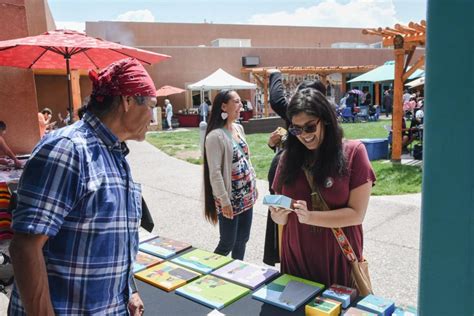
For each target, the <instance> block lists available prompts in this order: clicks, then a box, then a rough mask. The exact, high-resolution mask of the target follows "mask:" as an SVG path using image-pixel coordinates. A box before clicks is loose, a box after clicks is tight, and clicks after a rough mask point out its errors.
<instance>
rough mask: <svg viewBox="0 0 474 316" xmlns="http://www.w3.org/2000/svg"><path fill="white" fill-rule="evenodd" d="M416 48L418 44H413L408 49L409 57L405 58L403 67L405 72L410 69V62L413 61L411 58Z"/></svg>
mask: <svg viewBox="0 0 474 316" xmlns="http://www.w3.org/2000/svg"><path fill="white" fill-rule="evenodd" d="M415 49H416V46H415V45H412V46H411V47H410V48H409V49H408V52H407V53H408V55H407V58H406V60H405V66H404V67H403V73H405V72H406V71H407V69H408V65H409V64H410V62H411V59H412V58H413V54H414V53H415Z"/></svg>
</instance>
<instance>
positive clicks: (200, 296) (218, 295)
mask: <svg viewBox="0 0 474 316" xmlns="http://www.w3.org/2000/svg"><path fill="white" fill-rule="evenodd" d="M249 292H250V290H249V289H247V288H245V287H243V286H240V285H237V284H234V283H231V282H228V281H226V280H223V279H221V278H218V277H215V276H213V275H206V276H203V277H201V278H199V279H197V280H195V281H193V282H191V283H189V284H186V285H185V286H183V287H180V288H179V289H177V290H176V294H179V295H182V296H184V297H187V298H189V299H191V300H194V301H196V302H199V303H201V304H203V305H206V306H208V307H211V308H215V309H221V308H223V307H225V306H227V305H229V304H231V303H232V302H234V301H236V300H238V299H239V298H241V297H243V296H245V295H246V294H247V293H249Z"/></svg>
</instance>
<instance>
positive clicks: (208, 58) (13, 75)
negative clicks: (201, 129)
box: [0, 0, 393, 153]
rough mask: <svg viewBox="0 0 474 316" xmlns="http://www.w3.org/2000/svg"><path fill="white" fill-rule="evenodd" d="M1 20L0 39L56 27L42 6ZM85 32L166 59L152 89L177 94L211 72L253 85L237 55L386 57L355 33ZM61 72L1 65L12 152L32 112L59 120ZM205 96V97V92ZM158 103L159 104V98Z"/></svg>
mask: <svg viewBox="0 0 474 316" xmlns="http://www.w3.org/2000/svg"><path fill="white" fill-rule="evenodd" d="M0 15H1V16H2V17H3V18H2V19H1V21H0V26H1V27H0V40H7V39H13V38H19V37H26V36H34V35H38V34H41V33H44V32H46V31H49V30H54V29H55V23H54V19H53V17H52V15H51V12H50V9H49V7H48V3H47V0H0ZM86 33H87V34H88V35H89V36H93V37H99V38H102V39H104V40H109V41H113V42H118V43H120V44H123V45H130V46H135V47H138V48H141V49H147V50H150V51H154V52H158V53H162V54H167V55H170V56H172V58H171V59H168V60H165V61H162V62H160V63H158V64H156V65H153V66H149V67H148V66H147V69H148V71H149V72H150V74H151V76H152V78H153V80H154V81H155V85H156V87H157V88H159V87H161V86H163V85H172V86H176V87H180V88H183V89H184V88H186V86H187V85H188V84H190V83H193V82H196V81H198V80H201V79H203V78H204V77H206V76H208V75H209V74H211V73H213V72H214V71H215V70H217V69H218V68H222V69H224V70H225V71H227V72H228V73H230V74H232V75H233V76H235V77H238V78H241V79H243V80H246V81H253V78H251V76H249V73H248V72H245V71H243V63H242V61H243V59H242V58H243V57H258V59H257V61H256V62H255V61H254V63H253V64H252V65H254V66H258V67H274V66H280V67H284V66H289V67H291V66H296V67H320V66H327V67H332V66H364V65H382V64H383V63H384V62H385V61H387V60H390V59H393V50H391V49H384V48H378V47H380V45H378V44H377V43H376V41H377V38H376V37H374V36H366V35H363V34H362V29H360V28H335V27H294V26H259V25H223V24H208V23H198V24H189V23H144V22H143V23H138V22H87V23H86ZM248 60H250V58H249V59H248ZM77 73H78V74H80V75H81V76H80V79H79V86H80V95H79V99H81V100H82V101H83V100H84V99H85V98H86V97H87V96H88V95H89V93H90V90H91V84H90V82H89V79H88V78H87V75H86V74H87V71H86V70H81V71H79V72H77ZM64 74H65V71H64V70H57V71H51V70H48V71H45V70H34V71H33V70H25V69H18V68H11V67H0V91H1V95H2V97H1V98H0V120H3V121H5V122H6V123H7V126H8V133H7V135H6V139H7V141H8V143H9V144H10V145H11V147H12V149H13V150H14V151H15V152H16V153H29V152H31V150H32V148H33V147H34V145H35V144H36V143H37V141H38V140H39V128H38V122H37V113H38V111H39V110H41V109H42V108H44V107H46V106H47V107H49V108H51V109H52V110H53V112H54V113H53V116H54V120H56V119H57V114H58V113H61V114H62V115H63V116H64V115H66V111H67V104H68V97H67V84H66V78H65V75H64ZM349 75H350V74H349ZM353 75H358V74H353ZM239 93H240V94H241V96H242V98H243V99H248V100H255V92H251V91H239ZM257 93H258V92H257ZM372 95H373V94H372ZM210 96H211V98H212V94H211V95H210ZM260 97H261V96H260ZM169 99H170V100H171V102H172V104H173V106H174V111H175V112H178V111H180V110H183V109H186V108H191V107H192V106H193V105H196V102H197V103H198V104H199V99H200V97H199V91H195V92H190V91H188V92H186V93H183V94H178V95H172V96H170V97H169ZM158 102H159V104H160V105H162V104H163V98H159V100H158ZM78 103H80V101H79V102H78ZM78 105H79V104H75V107H77V106H78Z"/></svg>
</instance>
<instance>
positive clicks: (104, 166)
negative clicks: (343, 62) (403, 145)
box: [0, 58, 423, 315]
mask: <svg viewBox="0 0 474 316" xmlns="http://www.w3.org/2000/svg"><path fill="white" fill-rule="evenodd" d="M269 72H270V105H271V107H272V109H273V111H274V112H275V113H277V114H278V115H279V116H280V117H281V118H282V119H283V120H284V121H285V122H286V123H285V124H286V126H285V128H282V127H281V128H278V129H277V130H275V131H274V132H273V133H271V134H270V136H269V139H268V146H269V147H270V148H271V149H272V150H274V152H275V156H274V158H273V160H272V163H271V167H270V170H269V173H268V181H269V186H270V187H269V190H270V192H271V194H283V195H286V196H288V197H291V199H292V200H293V205H292V209H291V210H289V209H285V208H275V207H269V209H268V217H267V228H266V236H265V245H264V247H263V248H264V258H263V261H264V262H265V263H267V264H269V265H275V264H276V263H280V268H281V272H282V273H288V274H291V275H294V276H298V277H302V278H305V279H308V280H313V281H317V282H320V283H324V284H326V285H331V284H340V285H344V286H349V287H356V288H357V286H358V285H357V284H356V282H355V281H354V278H353V276H352V272H353V271H352V269H353V265H352V264H353V261H357V262H364V254H363V239H364V235H363V231H362V223H363V221H364V218H365V213H366V210H367V207H368V203H369V198H370V194H371V190H372V187H373V186H374V185H375V182H376V176H375V173H374V171H373V169H372V167H371V164H370V161H369V159H368V155H367V151H366V149H365V146H364V145H363V144H362V143H361V142H360V141H356V140H345V139H344V138H343V130H342V128H341V126H340V124H339V123H338V120H337V112H336V110H335V107H334V105H333V104H332V103H331V102H330V101H328V94H329V93H328V90H331V89H333V88H332V87H331V85H327V84H326V85H325V84H323V83H322V82H321V81H320V80H318V79H317V78H310V79H311V80H303V81H300V82H298V83H297V84H296V82H294V84H295V87H294V88H295V89H294V90H292V91H291V92H290V93H291V95H288V93H289V92H288V91H287V90H286V88H285V78H283V76H282V74H281V73H280V72H279V71H277V70H271V71H269ZM89 77H90V79H91V81H92V86H93V89H92V92H91V96H90V98H89V100H88V102H87V103H86V104H85V105H84V106H83V108H82V109H81V115H80V116H81V119H80V120H79V121H77V122H75V123H74V124H71V125H67V124H66V126H65V127H64V128H61V129H57V130H55V131H52V132H49V133H48V135H46V136H45V137H43V138H42V139H41V141H40V142H39V144H38V145H37V146H36V148H35V149H34V151H33V153H32V155H31V158H30V159H29V162H28V164H27V165H26V167H25V170H24V172H23V175H22V178H21V181H20V183H19V187H18V205H17V207H16V209H15V210H14V212H13V224H12V228H13V230H14V232H15V234H14V237H13V240H12V243H11V246H10V254H11V259H12V262H13V268H14V272H15V276H16V281H15V286H14V289H13V292H12V295H11V300H10V306H9V314H10V315H24V314H31V315H43V314H48V315H50V314H58V315H68V314H94V313H96V314H113V315H127V314H129V313H130V314H132V315H142V314H143V313H144V310H145V307H144V304H143V302H142V300H141V298H140V296H139V293H138V292H137V288H136V285H135V283H134V278H133V273H132V264H133V261H134V260H135V256H136V254H137V251H138V228H139V223H140V218H141V215H142V205H141V200H142V199H141V189H140V186H139V185H138V184H137V183H135V182H134V181H133V179H132V175H131V173H130V167H129V165H128V163H127V161H126V159H125V156H126V155H127V154H128V148H127V146H126V143H125V141H127V140H138V141H142V140H144V138H145V133H146V131H147V126H148V125H149V123H150V121H151V119H152V110H153V108H154V107H155V106H156V103H157V99H156V89H155V86H154V84H153V81H152V79H151V78H150V76H149V74H148V73H147V72H146V70H145V69H144V68H143V66H142V65H141V64H140V63H139V62H138V61H136V60H134V59H131V58H128V59H124V60H121V61H118V62H115V63H113V64H111V65H109V66H108V67H106V68H105V69H104V70H102V71H101V72H100V73H95V72H94V71H91V72H90V74H89ZM331 93H332V92H331ZM386 93H387V94H385V95H384V102H388V101H386V100H385V96H389V95H390V91H387V92H386ZM357 97H359V96H357ZM345 98H346V99H345V102H344V104H346V106H352V104H356V103H357V102H358V100H357V99H355V100H352V101H351V98H352V99H354V98H355V96H353V95H351V94H349V95H347V96H346V97H345ZM412 99H413V98H412V96H410V98H408V99H407V108H406V110H407V111H411V112H412V115H413V120H414V121H413V122H412V125H413V124H418V125H419V124H422V122H423V114H422V113H423V112H422V111H423V110H422V109H423V104H422V103H416V104H415V105H413V103H410V102H412V101H413V100H412ZM415 100H416V99H415ZM164 102H165V104H166V109H165V114H166V119H167V123H168V126H169V128H170V129H171V128H172V122H171V117H172V113H173V110H172V105H171V103H170V101H169V100H168V99H166V100H165V101H164ZM243 103H244V102H243V101H242V100H241V98H240V96H239V94H238V93H237V92H236V91H234V90H223V91H220V92H219V93H217V95H216V96H215V98H214V99H213V102H212V109H210V104H211V102H210V100H209V99H205V100H204V102H203V103H202V104H201V106H200V109H199V113H200V115H201V119H202V120H203V121H207V130H206V133H205V142H204V151H203V184H204V197H205V198H204V212H203V213H204V215H205V218H206V219H207V220H208V221H209V222H211V223H213V224H216V225H218V227H219V240H216V248H215V249H214V252H215V253H217V254H221V255H230V256H232V258H234V259H241V260H243V259H244V258H245V251H246V245H247V242H248V241H249V238H250V231H251V227H252V218H253V209H254V205H255V203H256V201H257V197H258V194H259V192H257V187H256V174H255V171H254V168H253V165H252V160H251V150H250V148H249V143H248V141H247V139H246V136H245V132H244V129H243V127H242V125H240V124H237V123H236V121H237V120H238V118H239V116H240V112H241V110H242V109H243V108H244V104H243ZM362 103H363V104H364V105H366V106H371V103H372V102H371V95H370V93H369V92H368V90H366V91H364V99H363V100H362ZM385 104H386V105H387V103H385ZM420 105H421V106H420ZM247 106H248V105H247ZM52 114H53V113H52V111H51V110H50V109H48V108H45V109H43V110H42V111H41V113H39V114H38V117H39V122H41V123H40V124H43V127H44V133H46V130H47V129H48V127H51V126H53V124H52V122H51V118H52ZM40 116H41V117H40ZM60 121H61V122H62V123H63V124H64V123H68V122H66V121H65V120H64V119H63V118H62V117H60ZM0 132H1V133H0V150H2V151H4V152H5V153H6V154H7V156H9V157H10V158H11V159H13V160H14V159H15V155H14V154H13V152H11V150H10V149H9V147H8V145H7V144H6V142H5V140H4V139H3V135H4V134H5V132H6V125H5V123H3V122H0ZM407 136H408V137H410V135H407ZM15 163H16V162H15ZM277 225H281V227H283V229H282V231H281V234H282V236H278V234H279V233H278V227H277ZM280 237H281V244H280V245H279V244H278V240H279V239H280ZM341 240H343V241H344V242H345V243H346V246H347V245H348V247H347V248H346V247H342V246H341ZM280 246H281V250H280V249H279V248H280ZM347 249H350V250H351V252H350V253H349V255H352V258H353V260H349V259H348V258H349V256H348V253H347V251H346V250H347ZM104 289H107V290H104ZM78 297H80V298H81V299H77V298H78Z"/></svg>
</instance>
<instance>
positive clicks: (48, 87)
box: [35, 75, 91, 121]
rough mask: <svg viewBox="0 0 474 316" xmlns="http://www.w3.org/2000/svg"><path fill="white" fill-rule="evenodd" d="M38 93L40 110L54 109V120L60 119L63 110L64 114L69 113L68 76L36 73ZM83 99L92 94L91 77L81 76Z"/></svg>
mask: <svg viewBox="0 0 474 316" xmlns="http://www.w3.org/2000/svg"><path fill="white" fill-rule="evenodd" d="M35 82H36V94H37V96H38V110H41V109H43V108H44V107H48V108H50V109H51V110H52V111H53V120H52V121H56V120H57V119H58V117H57V115H58V113H60V112H61V114H62V116H63V117H64V116H66V115H67V108H68V104H69V103H68V94H67V81H66V76H59V75H58V76H53V75H51V76H45V75H36V76H35ZM80 85H81V99H82V100H84V98H85V97H87V96H88V95H89V94H90V91H91V82H90V80H89V78H87V77H85V76H82V77H81V82H80Z"/></svg>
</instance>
